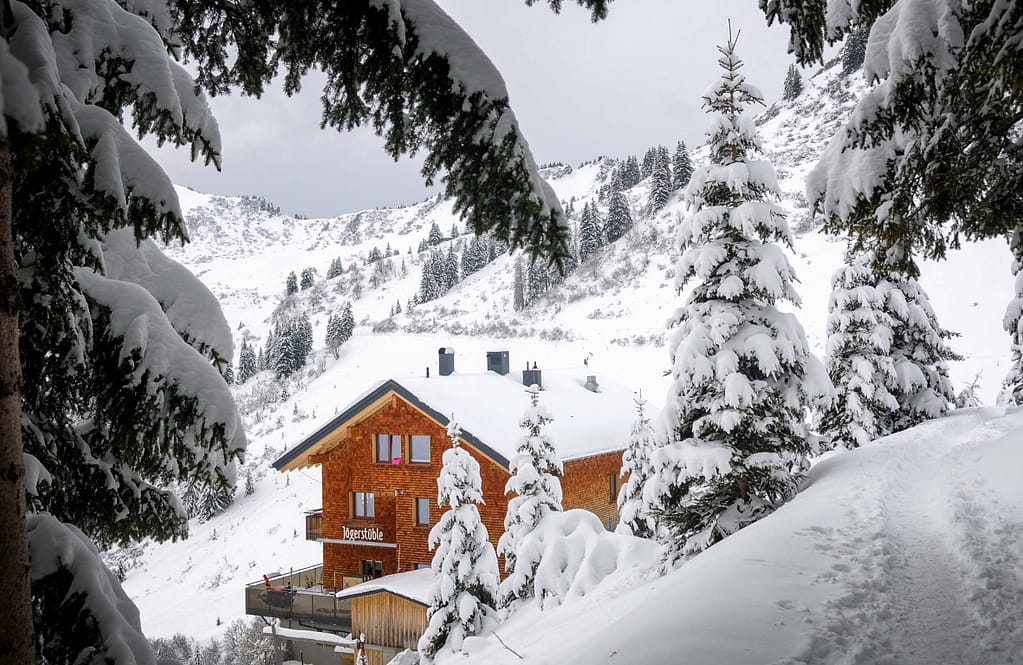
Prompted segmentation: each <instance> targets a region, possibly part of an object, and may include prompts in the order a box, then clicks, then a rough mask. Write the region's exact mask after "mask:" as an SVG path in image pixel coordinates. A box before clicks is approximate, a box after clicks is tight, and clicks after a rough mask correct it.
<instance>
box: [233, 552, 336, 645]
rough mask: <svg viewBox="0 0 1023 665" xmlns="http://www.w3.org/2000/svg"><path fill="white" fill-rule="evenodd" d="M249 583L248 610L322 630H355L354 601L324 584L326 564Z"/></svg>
mask: <svg viewBox="0 0 1023 665" xmlns="http://www.w3.org/2000/svg"><path fill="white" fill-rule="evenodd" d="M267 577H268V578H269V580H270V582H269V585H268V584H267V582H266V580H259V581H258V582H252V583H250V584H246V585H245V613H246V614H253V615H256V616H264V617H274V618H278V619H285V620H289V621H293V622H296V623H298V624H300V625H302V626H307V627H309V628H315V629H320V630H330V631H338V632H346V633H347V632H351V630H352V606H351V602H350V601H345V600H338V599H337V597H335V596H334V592H333V589H325V588H324V585H323V566H310V567H309V568H302V569H300V570H291V571H289V572H287V573H275V574H274V575H268V576H267Z"/></svg>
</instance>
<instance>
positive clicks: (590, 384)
mask: <svg viewBox="0 0 1023 665" xmlns="http://www.w3.org/2000/svg"><path fill="white" fill-rule="evenodd" d="M583 388H586V390H589V391H590V392H591V393H596V392H600V385H599V384H598V383H597V377H596V376H594V375H593V374H590V375H588V376H587V377H586V383H585V385H583Z"/></svg>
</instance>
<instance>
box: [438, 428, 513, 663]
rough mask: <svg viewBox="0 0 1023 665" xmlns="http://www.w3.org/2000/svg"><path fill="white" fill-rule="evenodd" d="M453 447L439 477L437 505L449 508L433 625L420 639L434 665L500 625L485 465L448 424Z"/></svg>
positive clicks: (441, 528) (443, 522) (441, 529)
mask: <svg viewBox="0 0 1023 665" xmlns="http://www.w3.org/2000/svg"><path fill="white" fill-rule="evenodd" d="M448 436H449V437H450V438H451V448H449V449H448V450H445V451H444V456H443V462H444V466H443V467H442V468H441V472H440V476H439V477H438V478H437V503H438V505H441V506H447V507H448V510H447V511H446V512H445V513H444V514H443V515H441V518H440V519H439V520H438V521H437V524H435V525H434V526H433V528H432V529H431V530H430V537H429V542H430V548H431V549H434V550H435V551H434V555H433V562H432V564H431V567H432V569H433V573H434V575H435V576H436V578H435V580H434V582H433V585H432V586H431V587H430V591H429V608H428V609H427V613H426V616H427V621H428V625H427V628H426V630H425V631H424V632H423V634H422V636H421V637H420V638H419V653H420V659H421V662H423V663H425V664H426V665H429V664H430V663H432V662H433V661H434V658H435V657H436V656H437V654H438V653H440V652H441V651H442V650H447V651H451V652H458V651H461V649H462V643H463V642H464V641H465V638H467V637H470V636H472V635H479V634H481V633H483V632H485V631H487V630H490V629H491V628H492V627H493V626H494V625H495V623H496V609H495V608H496V600H497V585H498V579H499V574H498V568H497V554H496V553H495V552H494V547H493V546H492V545H491V544H490V541H489V539H488V534H487V527H485V526H484V525H483V523H482V522H481V521H480V513H479V509H478V508H477V507H476V506H477V504H480V503H483V489H482V482H481V480H480V465H479V462H477V461H476V460H475V459H474V458H473V457H472V456H471V455H469V453H468V452H466V450H465V449H463V448H462V447H461V446H460V445H459V440H458V436H459V429H458V424H457V423H456V422H455V421H454V420H453V419H452V420H451V421H450V423H449V424H448Z"/></svg>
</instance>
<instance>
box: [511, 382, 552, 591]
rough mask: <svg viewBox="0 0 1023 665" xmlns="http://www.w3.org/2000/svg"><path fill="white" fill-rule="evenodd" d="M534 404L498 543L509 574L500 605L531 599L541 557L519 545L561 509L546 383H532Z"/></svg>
mask: <svg viewBox="0 0 1023 665" xmlns="http://www.w3.org/2000/svg"><path fill="white" fill-rule="evenodd" d="M526 392H528V393H529V408H527V409H526V412H525V413H524V414H523V416H522V418H521V419H520V420H519V427H521V428H522V429H524V430H525V431H526V434H525V436H523V437H522V439H521V440H520V441H519V446H518V450H517V452H516V453H515V456H514V457H512V459H511V464H510V465H509V471H510V472H511V477H509V478H508V482H507V483H506V484H505V486H504V493H505V494H509V493H511V492H514V493H515V496H514V497H512V499H511V500H510V501H508V511H507V513H506V514H505V518H504V533H503V534H501V539H500V540H498V541H497V553H498V554H499V555H504V570H505V572H506V573H508V577H506V578H505V579H504V581H503V582H501V585H500V587H499V589H498V604H499V605H500V606H501V607H507V606H509V605H511V604H512V603H513V602H515V601H516V600H519V599H520V598H531V597H533V596H534V592H533V577H534V575H535V573H536V568H537V566H539V565H540V561H539V560H537V559H536V558H535V556H533V555H534V554H535V553H533V552H522V551H520V548H519V543H520V542H521V541H522V539H523V538H524V537H525V536H526V535H528V534H529V533H530V532H531V531H532V530H533V529H535V528H536V526H537V524H539V523H540V520H542V519H543V518H544V516H545V515H547V514H548V513H552V512H561V510H562V507H561V481H560V480H558V476H560V475H561V474H562V472H563V470H564V469H563V468H562V465H561V458H560V457H558V453H557V451H556V450H555V449H554V443H553V442H552V441H551V440H550V437H548V436H547V435H546V434H544V433H543V429H544V427H546V426H547V425H548V424H549V423H550V422H551V421H552V420H553V419H552V418H551V416H550V414H549V413H548V412H547V410H546V409H545V408H543V407H542V406H540V387H539V386H536V385H532V386H529V388H527V389H526Z"/></svg>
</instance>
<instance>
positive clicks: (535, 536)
mask: <svg viewBox="0 0 1023 665" xmlns="http://www.w3.org/2000/svg"><path fill="white" fill-rule="evenodd" d="M661 556H662V553H661V547H660V546H659V545H658V544H657V543H655V542H654V541H651V540H647V539H645V538H636V537H634V536H629V535H626V534H619V533H612V532H609V531H608V530H607V529H605V528H604V525H603V524H601V523H600V518H598V517H597V516H596V515H594V514H593V513H591V512H590V511H588V510H582V509H578V508H577V509H574V510H566V511H564V512H563V513H554V512H552V513H548V514H547V516H546V517H544V518H543V519H542V520H540V522H539V524H537V526H536V528H534V529H533V530H532V531H530V532H529V533H528V534H526V535H524V536H523V537H522V539H521V540H520V541H519V559H520V561H532V562H535V563H536V568H535V570H534V573H533V579H532V581H531V583H532V588H531V589H530V595H532V596H535V597H536V599H537V602H538V603H539V604H540V607H541V608H544V609H546V608H550V607H556V606H558V605H561V604H564V603H566V602H570V601H571V600H572V599H574V598H581V597H582V596H585V595H587V594H589V593H591V592H593V591H594V590H595V589H596V588H597V587H599V586H600V585H601V584H602V583H603V582H604V581H605V580H607V579H610V578H614V577H619V576H621V575H622V574H623V573H624V572H625V571H628V570H635V571H637V572H639V573H640V574H642V573H649V572H650V571H652V570H656V569H657V564H658V563H659V561H660V558H661Z"/></svg>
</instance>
